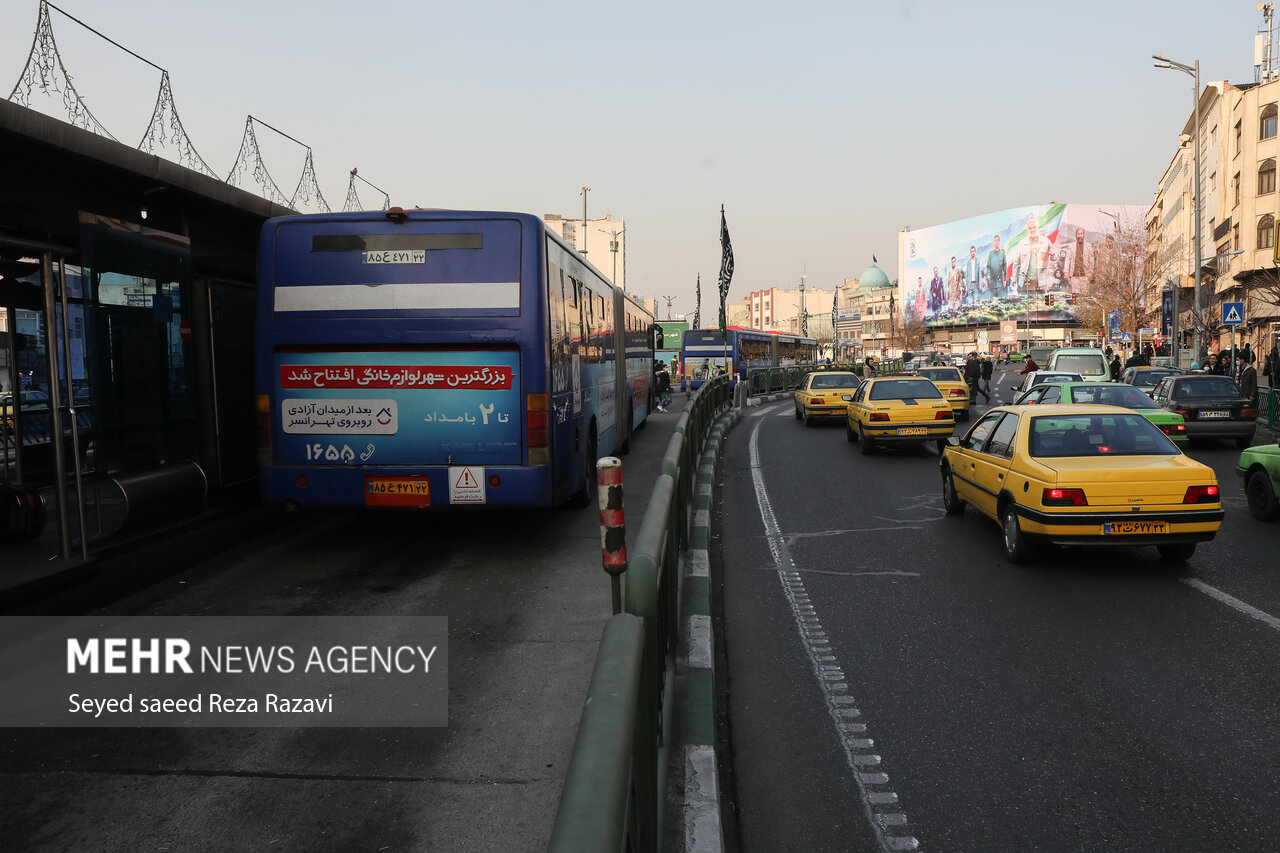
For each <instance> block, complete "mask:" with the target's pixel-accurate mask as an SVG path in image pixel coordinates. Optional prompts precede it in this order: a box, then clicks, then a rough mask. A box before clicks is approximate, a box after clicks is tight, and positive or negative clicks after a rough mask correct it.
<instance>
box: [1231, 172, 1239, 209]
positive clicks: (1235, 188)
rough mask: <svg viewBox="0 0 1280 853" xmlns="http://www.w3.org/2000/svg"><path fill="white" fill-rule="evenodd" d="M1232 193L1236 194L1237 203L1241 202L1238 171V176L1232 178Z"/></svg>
mask: <svg viewBox="0 0 1280 853" xmlns="http://www.w3.org/2000/svg"><path fill="white" fill-rule="evenodd" d="M1231 194H1232V195H1233V196H1235V204H1236V205H1239V204H1240V173H1239V172H1236V176H1235V177H1234V178H1232V179H1231Z"/></svg>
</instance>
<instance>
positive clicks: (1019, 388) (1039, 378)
mask: <svg viewBox="0 0 1280 853" xmlns="http://www.w3.org/2000/svg"><path fill="white" fill-rule="evenodd" d="M1081 381H1083V378H1082V377H1081V376H1080V374H1079V373H1070V372H1068V371H1065V370H1033V371H1031V372H1030V373H1028V374H1027V375H1026V376H1024V377H1022V381H1021V382H1020V383H1018V384H1017V385H1016V386H1014V389H1013V396H1014V399H1017V397H1018V396H1019V395H1020V394H1022V393H1023V392H1024V391H1029V390H1030V389H1031V388H1033V387H1034V386H1036V385H1043V384H1044V383H1045V382H1081Z"/></svg>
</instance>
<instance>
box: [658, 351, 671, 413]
mask: <svg viewBox="0 0 1280 853" xmlns="http://www.w3.org/2000/svg"><path fill="white" fill-rule="evenodd" d="M654 390H655V391H656V392H657V395H658V411H659V412H665V411H666V410H667V407H668V406H670V405H671V374H670V373H668V372H667V366H666V365H665V364H663V363H662V362H658V371H657V373H656V374H655V375H654Z"/></svg>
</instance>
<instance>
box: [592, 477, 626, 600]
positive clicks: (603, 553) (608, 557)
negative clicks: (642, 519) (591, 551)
mask: <svg viewBox="0 0 1280 853" xmlns="http://www.w3.org/2000/svg"><path fill="white" fill-rule="evenodd" d="M596 485H597V486H598V487H599V501H600V557H601V559H602V561H603V562H604V570H605V571H606V572H608V573H609V580H610V583H611V584H612V586H613V612H614V613H615V614H616V613H621V612H622V585H621V583H620V582H619V580H618V575H620V574H622V573H623V572H625V571H626V570H627V515H626V512H625V510H624V509H623V506H622V460H621V459H619V458H618V457H616V456H605V457H604V458H602V459H600V460H599V461H598V462H596Z"/></svg>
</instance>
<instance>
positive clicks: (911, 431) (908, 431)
mask: <svg viewBox="0 0 1280 853" xmlns="http://www.w3.org/2000/svg"><path fill="white" fill-rule="evenodd" d="M928 434H929V430H928V429H926V428H925V427H902V428H901V429H899V430H898V435H928Z"/></svg>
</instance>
